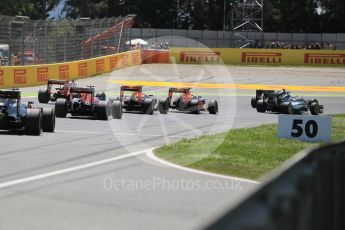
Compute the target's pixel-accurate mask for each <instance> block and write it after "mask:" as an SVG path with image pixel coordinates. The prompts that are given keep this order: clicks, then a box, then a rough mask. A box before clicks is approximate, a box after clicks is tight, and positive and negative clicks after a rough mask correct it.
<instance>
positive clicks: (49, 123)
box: [42, 108, 55, 133]
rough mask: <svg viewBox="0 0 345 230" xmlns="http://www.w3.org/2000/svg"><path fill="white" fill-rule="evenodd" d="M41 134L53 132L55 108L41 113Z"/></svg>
mask: <svg viewBox="0 0 345 230" xmlns="http://www.w3.org/2000/svg"><path fill="white" fill-rule="evenodd" d="M42 129H43V132H49V133H53V132H54V130H55V108H44V109H43V112H42Z"/></svg>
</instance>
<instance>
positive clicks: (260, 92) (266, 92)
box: [256, 89, 275, 99]
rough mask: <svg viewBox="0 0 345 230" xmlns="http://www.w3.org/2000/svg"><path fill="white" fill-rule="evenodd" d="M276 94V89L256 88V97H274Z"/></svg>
mask: <svg viewBox="0 0 345 230" xmlns="http://www.w3.org/2000/svg"><path fill="white" fill-rule="evenodd" d="M274 95H275V91H274V90H265V89H257V90H256V99H260V98H264V97H272V96H274Z"/></svg>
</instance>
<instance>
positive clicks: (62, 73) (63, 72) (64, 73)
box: [59, 65, 69, 80]
mask: <svg viewBox="0 0 345 230" xmlns="http://www.w3.org/2000/svg"><path fill="white" fill-rule="evenodd" d="M59 79H60V80H67V79H69V66H68V65H60V66H59Z"/></svg>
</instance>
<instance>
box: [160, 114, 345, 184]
mask: <svg viewBox="0 0 345 230" xmlns="http://www.w3.org/2000/svg"><path fill="white" fill-rule="evenodd" d="M344 130H345V115H336V116H333V126H332V140H333V141H334V142H338V141H340V140H344V139H345V132H344ZM277 136H278V134H277V125H276V124H272V125H261V126H259V127H256V128H247V129H234V130H230V131H228V132H226V133H220V134H215V135H207V136H202V137H199V138H195V139H183V140H181V141H179V142H177V143H174V144H171V145H166V146H163V147H161V148H159V149H157V150H156V151H155V154H156V155H157V156H158V157H160V158H162V159H164V160H167V161H170V162H173V163H176V164H179V165H182V166H185V167H191V168H195V169H200V170H204V171H210V172H215V173H219V174H224V175H231V176H238V177H243V178H248V179H257V178H259V177H260V176H262V175H263V174H264V173H266V172H268V171H270V170H272V169H274V168H276V167H278V166H279V165H281V164H282V163H283V162H284V161H285V160H287V159H289V158H290V157H291V156H293V155H294V154H296V153H297V152H298V151H300V150H302V149H304V148H306V147H309V146H311V145H312V143H306V142H301V141H297V140H287V139H279V138H278V137H277ZM314 145H315V144H314Z"/></svg>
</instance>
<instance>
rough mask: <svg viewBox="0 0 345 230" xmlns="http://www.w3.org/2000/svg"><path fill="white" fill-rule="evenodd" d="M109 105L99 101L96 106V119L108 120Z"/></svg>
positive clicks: (106, 102)
mask: <svg viewBox="0 0 345 230" xmlns="http://www.w3.org/2000/svg"><path fill="white" fill-rule="evenodd" d="M110 106H111V104H110V102H108V101H100V102H98V105H97V118H98V119H99V120H104V121H106V120H108V118H109V108H110Z"/></svg>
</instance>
